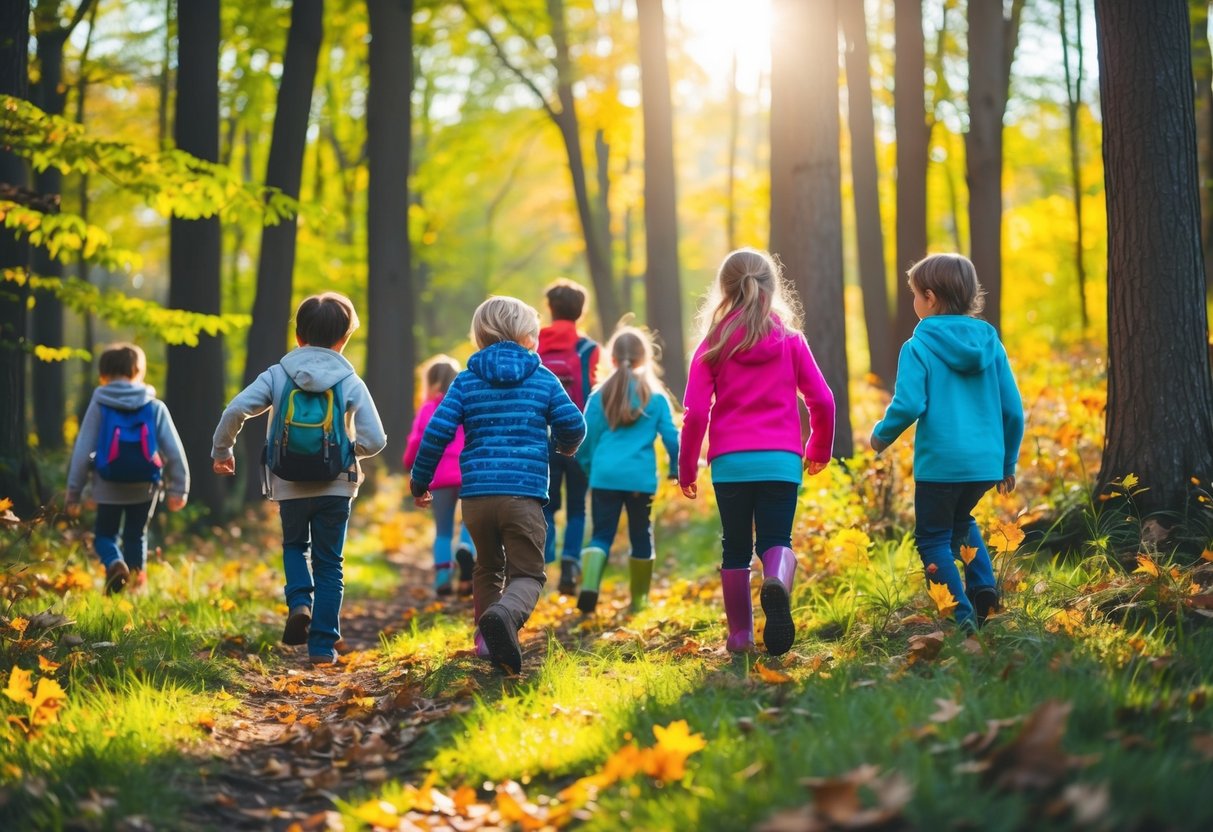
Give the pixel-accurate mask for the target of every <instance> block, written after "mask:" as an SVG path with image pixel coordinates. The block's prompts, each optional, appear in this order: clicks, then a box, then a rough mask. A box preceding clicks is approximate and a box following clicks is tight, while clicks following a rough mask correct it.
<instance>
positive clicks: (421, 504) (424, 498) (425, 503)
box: [413, 491, 434, 508]
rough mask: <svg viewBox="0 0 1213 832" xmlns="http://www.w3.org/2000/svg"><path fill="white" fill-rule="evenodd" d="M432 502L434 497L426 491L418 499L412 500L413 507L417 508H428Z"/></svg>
mask: <svg viewBox="0 0 1213 832" xmlns="http://www.w3.org/2000/svg"><path fill="white" fill-rule="evenodd" d="M432 502H434V495H433V494H431V493H430V492H428V491H427V492H425V493H424V494H422V495H421V496H420V497H414V498H413V505H415V506H417V508H429V507H430V503H432Z"/></svg>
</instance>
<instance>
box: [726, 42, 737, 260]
mask: <svg viewBox="0 0 1213 832" xmlns="http://www.w3.org/2000/svg"><path fill="white" fill-rule="evenodd" d="M740 140H741V90H739V89H737V50H736V49H734V50H733V58H732V61H731V62H730V65H729V161H728V163H727V171H726V177H727V178H726V179H725V191H724V239H725V248H727V249H728V250H729V251H733V250H734V249H736V248H737V145H738V143H739V142H740Z"/></svg>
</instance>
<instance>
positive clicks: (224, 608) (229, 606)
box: [219, 598, 236, 612]
mask: <svg viewBox="0 0 1213 832" xmlns="http://www.w3.org/2000/svg"><path fill="white" fill-rule="evenodd" d="M234 609H236V602H235V601H233V600H232V599H231V598H220V599H219V610H220V611H221V612H231V611H232V610H234Z"/></svg>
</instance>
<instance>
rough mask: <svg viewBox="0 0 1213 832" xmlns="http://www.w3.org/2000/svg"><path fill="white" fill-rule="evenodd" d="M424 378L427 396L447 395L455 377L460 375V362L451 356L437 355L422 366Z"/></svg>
mask: <svg viewBox="0 0 1213 832" xmlns="http://www.w3.org/2000/svg"><path fill="white" fill-rule="evenodd" d="M421 371H422V377H423V378H424V379H425V394H426V395H427V396H432V395H433V394H435V393H446V391H447V390H449V389H450V387H451V382H452V381H454V380H455V376H457V375H459V362H458V361H456V360H455V359H453V358H451V357H450V356H449V355H435V356H434V357H433V358H431V359H430V360H429V361H427V362H425V363H424V364H422V365H421Z"/></svg>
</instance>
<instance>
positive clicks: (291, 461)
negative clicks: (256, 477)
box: [265, 367, 358, 482]
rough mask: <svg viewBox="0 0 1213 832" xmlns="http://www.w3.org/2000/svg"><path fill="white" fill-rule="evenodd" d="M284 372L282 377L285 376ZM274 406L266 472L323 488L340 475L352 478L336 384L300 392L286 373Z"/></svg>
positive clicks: (341, 402) (342, 399)
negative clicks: (323, 483)
mask: <svg viewBox="0 0 1213 832" xmlns="http://www.w3.org/2000/svg"><path fill="white" fill-rule="evenodd" d="M285 369H286V368H285V367H284V368H283V371H284V372H285ZM286 381H287V383H286V385H285V386H284V387H283V388H282V393H281V394H280V396H279V398H278V402H277V404H276V405H275V406H274V417H273V422H272V425H271V428H270V436H269V440H268V441H267V442H266V446H265V466H266V468H267V469H269V471H270V472H271V473H272V474H273V475H274V476H276V477H278V478H279V479H282V480H287V481H289V482H323V481H325V480H335V479H337V478H338V477H340V476H341V475H343V474H345V475H347V476H348V477H349V479H350V481H351V482H354V481H355V480H356V479H357V477H358V473H357V469H356V468H355V466H354V445H353V443H352V442H351V441H350V437H349V434H348V433H347V432H346V427H345V409H344V403H345V397H344V396H342V394H341V382H337V383H336V384H334V385H333V386H332V387H330V388H329V389H328V390H323V391H312V390H304V389H303V388H301V387H299V386H298V385H297V384H295V381H294V379H292V378H291V375H290V373H286Z"/></svg>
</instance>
